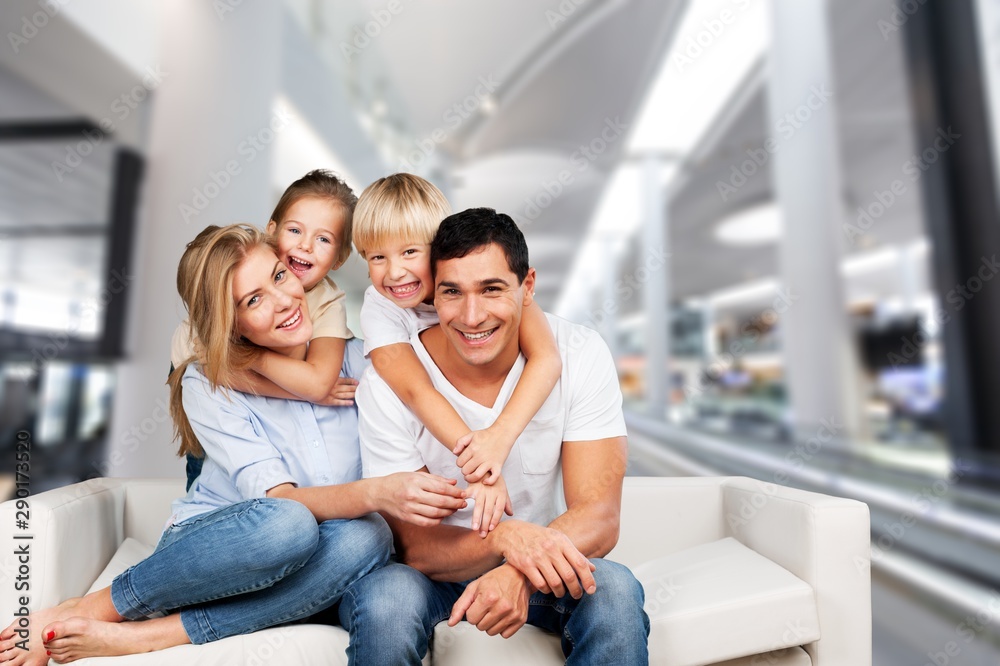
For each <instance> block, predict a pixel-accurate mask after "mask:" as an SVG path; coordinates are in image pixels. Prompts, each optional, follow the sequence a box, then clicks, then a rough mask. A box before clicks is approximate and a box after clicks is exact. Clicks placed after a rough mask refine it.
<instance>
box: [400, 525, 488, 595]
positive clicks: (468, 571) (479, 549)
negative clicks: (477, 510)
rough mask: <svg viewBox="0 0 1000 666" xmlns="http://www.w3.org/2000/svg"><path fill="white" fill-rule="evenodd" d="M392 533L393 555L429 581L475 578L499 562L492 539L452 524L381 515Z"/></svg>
mask: <svg viewBox="0 0 1000 666" xmlns="http://www.w3.org/2000/svg"><path fill="white" fill-rule="evenodd" d="M385 519H386V520H387V521H388V522H389V526H390V527H391V528H392V531H393V534H394V535H395V536H396V555H397V556H398V557H399V558H400V560H401V561H402V562H403V563H404V564H408V565H410V566H411V567H413V568H414V569H416V570H417V571H420V572H421V573H423V574H424V575H425V576H427V577H428V578H430V579H431V580H438V581H443V582H453V583H457V582H461V581H465V580H469V579H470V578H476V577H478V576H481V575H482V574H484V573H486V572H487V571H489V570H490V569H494V568H496V567H497V566H499V565H500V563H501V562H503V557H502V556H500V555H499V554H498V552H497V551H496V549H495V547H494V545H493V539H494V535H495V531H494V532H491V533H490V535H489V536H487V537H486V538H485V539H484V538H482V537H480V536H479V534H478V533H477V532H473V531H472V530H470V529H467V528H465V527H458V526H456V525H435V526H433V527H417V526H414V525H410V524H409V523H404V522H402V521H398V520H395V519H393V518H392V517H390V516H385Z"/></svg>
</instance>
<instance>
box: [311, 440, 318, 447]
mask: <svg viewBox="0 0 1000 666" xmlns="http://www.w3.org/2000/svg"><path fill="white" fill-rule="evenodd" d="M312 444H313V446H314V447H316V446H319V440H316V439H314V440H313V441H312Z"/></svg>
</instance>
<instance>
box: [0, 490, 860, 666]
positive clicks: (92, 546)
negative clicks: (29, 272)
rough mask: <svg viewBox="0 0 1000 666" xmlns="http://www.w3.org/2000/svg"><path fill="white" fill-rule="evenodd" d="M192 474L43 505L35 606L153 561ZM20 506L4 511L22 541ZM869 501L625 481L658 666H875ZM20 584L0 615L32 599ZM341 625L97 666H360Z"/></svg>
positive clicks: (531, 638) (623, 550) (509, 651)
mask: <svg viewBox="0 0 1000 666" xmlns="http://www.w3.org/2000/svg"><path fill="white" fill-rule="evenodd" d="M181 494H183V480H181V479H176V480H173V479H170V480H167V479H93V480H91V481H87V482H83V483H79V484H75V485H73V486H68V487H66V488H60V489H57V490H53V491H49V492H46V493H42V494H40V495H36V496H32V497H31V527H32V532H33V534H34V537H33V541H32V549H33V550H32V561H31V564H32V571H31V574H32V583H33V585H32V591H33V595H32V596H31V598H30V604H29V606H30V608H31V609H32V610H37V609H38V608H42V607H48V606H52V605H54V604H56V603H58V602H59V601H61V600H63V599H66V598H69V597H73V596H79V595H82V594H84V593H86V592H87V591H88V588H93V589H99V588H101V587H104V586H106V585H108V584H109V583H110V581H111V580H112V579H113V578H114V576H115V575H117V574H118V573H119V572H120V571H123V570H124V569H125V568H127V567H128V566H130V565H131V564H133V563H135V562H138V561H140V560H141V559H142V558H144V557H146V556H147V555H148V554H149V553H150V552H151V551H152V548H153V546H152V544H154V543H155V542H156V540H157V539H158V538H159V534H160V530H161V528H162V525H163V524H164V522H165V520H166V518H167V516H168V514H169V510H170V502H171V500H173V499H174V498H176V497H177V496H179V495H181ZM15 511H16V508H15V505H14V502H6V503H4V504H3V505H0V539H3V540H4V541H5V542H7V543H11V542H12V541H11V540H12V539H13V537H14V532H15V530H14V528H13V527H12V526H14V525H15ZM869 534H870V525H869V518H868V510H867V507H866V506H865V505H864V504H861V503H859V502H855V501H852V500H844V499H839V498H833V497H829V496H825V495H819V494H816V493H808V492H803V491H798V490H792V489H788V488H782V487H780V486H775V485H773V484H765V483H761V482H759V481H754V480H751V479H745V478H739V477H725V478H721V477H720V478H636V477H629V478H626V479H625V487H624V491H623V496H622V522H621V534H620V537H619V540H618V544H617V546H616V547H615V549H614V550H613V551H612V552H611V553H610V554H609V555H608V558H609V559H612V560H615V561H618V562H621V563H623V564H625V565H627V566H629V567H630V568H631V569H632V571H633V572H635V574H636V577H637V578H638V579H639V580H640V581H641V582H642V584H643V586H644V588H645V591H646V610H647V613H648V614H649V615H650V619H651V636H650V663H651V664H654V665H656V666H667V665H668V664H669V665H670V666H710V665H711V666H871V600H870V577H869V571H868V568H867V566H866V565H867V563H868V561H869V558H870V544H869ZM10 587H11V586H7V589H5V590H4V591H3V592H0V615H4V616H8V617H12V616H13V613H14V610H15V609H16V608H17V601H16V599H15V598H14V597H13V595H12V594H11V593H10V591H9V590H10ZM347 644H348V637H347V634H346V632H345V631H344V630H343V629H341V628H340V627H331V626H323V625H318V624H297V625H292V626H284V627H275V628H272V629H267V630H264V631H259V632H255V633H253V634H250V635H247V636H234V637H231V638H227V639H224V640H221V641H217V642H215V643H211V644H208V645H200V646H191V645H186V646H179V647H175V648H171V649H169V650H163V651H160V652H154V653H149V654H143V655H132V656H127V657H113V658H101V659H88V660H81V661H79V662H77V663H79V664H82V665H84V666H88V665H89V666H93V665H101V666H140V665H141V666H145V665H153V664H157V665H164V666H165V665H174V664H184V665H185V666H200V665H205V666H216V665H218V666H223V665H224V666H250V665H254V664H261V665H268V666H286V665H288V664H296V665H301V666H311V665H312V664H346V663H347V658H346V653H345V649H346V647H347ZM562 662H563V658H562V653H561V650H560V645H559V638H558V637H557V636H554V635H552V634H548V633H546V632H544V631H541V630H539V629H537V628H534V627H530V626H527V627H523V628H522V629H521V630H520V631H518V632H517V634H515V635H514V636H513V637H512V638H510V639H507V640H505V639H503V638H500V637H496V636H494V637H490V636H487V635H485V634H483V633H482V632H480V631H478V630H477V629H476V628H475V627H473V626H471V625H469V624H467V623H465V622H462V623H459V625H458V626H456V627H448V626H447V625H446V624H444V623H442V624H440V625H439V626H438V627H437V628H436V629H435V636H434V640H433V641H432V644H431V652H430V654H429V655H428V657H427V658H426V659H425V660H424V663H425V664H435V665H436V664H443V665H446V666H448V665H451V666H457V665H458V664H462V665H463V666H464V665H466V664H469V663H476V664H477V666H490V665H492V664H509V663H517V664H525V665H526V666H530V665H534V664H539V665H542V664H560V663H562Z"/></svg>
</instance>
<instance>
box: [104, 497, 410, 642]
mask: <svg viewBox="0 0 1000 666" xmlns="http://www.w3.org/2000/svg"><path fill="white" fill-rule="evenodd" d="M391 545H392V533H391V532H390V531H389V526H388V525H386V523H385V520H383V519H382V517H381V516H379V515H377V514H370V515H367V516H364V517H362V518H356V519H354V520H328V521H325V522H323V523H320V524H318V525H317V523H316V518H315V517H314V516H313V515H312V513H311V512H310V511H309V509H307V508H306V507H305V506H304V505H302V504H300V503H298V502H295V501H293V500H287V499H272V498H262V499H253V500H247V501H245V502H240V503H238V504H233V505H231V506H227V507H223V508H221V509H216V510H215V511H211V512H209V513H206V514H203V515H200V516H196V517H194V518H191V519H189V520H185V521H184V522H182V523H179V524H177V525H171V526H170V527H168V528H167V530H166V531H165V532H164V534H163V536H162V537H161V538H160V542H159V544H157V546H156V551H155V552H154V553H153V554H152V555H150V556H149V557H148V558H146V559H145V560H143V561H142V562H140V563H139V564H136V565H135V566H133V567H130V568H129V569H128V570H126V571H125V572H124V573H122V574H121V575H119V576H118V577H117V578H115V580H114V582H112V584H111V600H112V603H114V605H115V609H116V610H117V611H118V613H119V614H120V615H122V616H123V617H125V618H126V619H129V620H138V619H141V618H144V617H146V616H148V615H151V614H153V613H155V612H158V611H165V612H168V611H173V610H177V609H180V617H181V622H182V623H183V625H184V630H185V631H186V632H187V635H188V638H190V639H191V642H192V643H194V644H196V645H198V644H201V643H207V642H210V641H215V640H218V639H220V638H225V637H226V636H233V635H236V634H246V633H249V632H252V631H257V630H258V629H264V628H266V627H271V626H274V625H278V624H283V623H286V622H293V621H295V620H299V619H302V618H305V617H308V616H309V615H312V614H314V613H317V612H319V611H321V610H324V609H326V608H328V607H330V606H332V605H333V604H335V603H337V602H338V601H339V600H340V598H341V596H342V595H343V593H344V590H346V589H347V588H348V586H350V585H351V583H353V582H355V581H356V580H358V579H359V578H361V577H362V576H364V575H365V574H367V573H369V572H371V571H374V570H375V569H378V568H380V567H382V566H384V565H385V563H386V562H387V561H388V559H389V549H390V546H391Z"/></svg>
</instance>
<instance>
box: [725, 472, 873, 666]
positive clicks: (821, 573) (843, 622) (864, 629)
mask: <svg viewBox="0 0 1000 666" xmlns="http://www.w3.org/2000/svg"><path fill="white" fill-rule="evenodd" d="M722 493H723V511H724V516H723V517H724V521H725V528H726V532H727V534H728V535H731V536H733V537H735V538H737V539H738V540H739V541H741V542H742V543H743V544H744V545H745V546H747V547H749V548H752V549H753V550H755V551H756V552H758V553H760V554H761V555H764V556H765V557H767V558H768V559H770V560H771V561H772V562H775V563H776V564H779V565H781V566H782V567H784V568H785V569H787V570H788V571H790V572H792V573H793V574H795V575H796V576H798V577H799V578H801V579H802V580H804V581H806V582H807V583H809V584H810V585H812V588H813V591H814V593H815V595H816V607H817V611H818V615H819V624H820V631H821V638H820V640H819V641H817V642H815V643H810V644H808V645H806V646H805V649H806V651H807V652H808V653H809V655H810V657H812V661H813V666H840V665H842V664H851V665H852V666H871V663H872V649H871V648H872V643H871V631H872V615H871V576H870V568H869V565H870V558H871V525H870V519H869V515H868V506H867V505H866V504H864V503H862V502H857V501H855V500H849V499H842V498H837V497H831V496H829V495H821V494H819V493H812V492H807V491H804V490H796V489H792V488H786V487H783V486H779V485H776V484H773V483H765V482H762V481H757V480H753V479H748V478H742V477H736V478H730V479H726V480H725V482H724V483H723V484H722ZM788 630H789V631H794V630H795V628H794V627H789V629H788ZM778 642H779V638H778V637H776V638H775V643H778Z"/></svg>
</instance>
